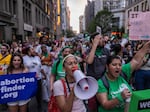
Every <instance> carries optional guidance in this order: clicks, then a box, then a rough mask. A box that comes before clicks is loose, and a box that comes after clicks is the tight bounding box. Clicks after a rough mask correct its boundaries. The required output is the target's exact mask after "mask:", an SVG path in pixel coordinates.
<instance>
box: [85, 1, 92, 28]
mask: <svg viewBox="0 0 150 112" xmlns="http://www.w3.org/2000/svg"><path fill="white" fill-rule="evenodd" d="M84 16H85V29H86V30H87V29H88V27H89V24H90V22H91V21H92V20H93V18H94V1H89V0H88V2H87V5H86V7H85V11H84Z"/></svg>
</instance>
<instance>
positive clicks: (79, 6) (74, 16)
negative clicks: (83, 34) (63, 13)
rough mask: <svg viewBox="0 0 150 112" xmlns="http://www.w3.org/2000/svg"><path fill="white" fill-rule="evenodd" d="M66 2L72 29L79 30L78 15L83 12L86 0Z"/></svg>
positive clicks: (69, 0)
mask: <svg viewBox="0 0 150 112" xmlns="http://www.w3.org/2000/svg"><path fill="white" fill-rule="evenodd" d="M67 4H68V6H69V9H70V12H71V15H70V18H71V20H70V24H71V26H72V27H73V30H75V31H77V32H79V16H80V15H83V14H84V8H85V5H86V4H87V0H68V1H67Z"/></svg>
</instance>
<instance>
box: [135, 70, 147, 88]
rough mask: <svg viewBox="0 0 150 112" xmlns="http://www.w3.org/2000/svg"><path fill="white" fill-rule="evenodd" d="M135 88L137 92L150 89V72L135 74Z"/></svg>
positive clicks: (137, 72)
mask: <svg viewBox="0 0 150 112" xmlns="http://www.w3.org/2000/svg"><path fill="white" fill-rule="evenodd" d="M135 87H136V89H137V90H144V89H150V70H137V71H136V72H135Z"/></svg>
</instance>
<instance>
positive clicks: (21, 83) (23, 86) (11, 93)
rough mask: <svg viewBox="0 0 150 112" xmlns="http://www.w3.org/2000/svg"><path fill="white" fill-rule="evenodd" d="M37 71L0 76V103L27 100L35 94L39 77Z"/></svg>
mask: <svg viewBox="0 0 150 112" xmlns="http://www.w3.org/2000/svg"><path fill="white" fill-rule="evenodd" d="M35 74H36V73H35V72H30V73H20V74H7V75H1V76H0V104H3V103H7V102H14V101H19V100H26V99H29V98H31V97H32V96H34V95H35V93H36V91H37V79H36V77H35Z"/></svg>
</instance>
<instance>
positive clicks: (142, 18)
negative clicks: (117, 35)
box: [129, 12, 150, 40]
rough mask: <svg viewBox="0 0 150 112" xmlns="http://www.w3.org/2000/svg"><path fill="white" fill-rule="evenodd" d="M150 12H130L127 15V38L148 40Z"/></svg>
mask: <svg viewBox="0 0 150 112" xmlns="http://www.w3.org/2000/svg"><path fill="white" fill-rule="evenodd" d="M149 20H150V12H131V13H130V17H129V39H130V40H150V24H149Z"/></svg>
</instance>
